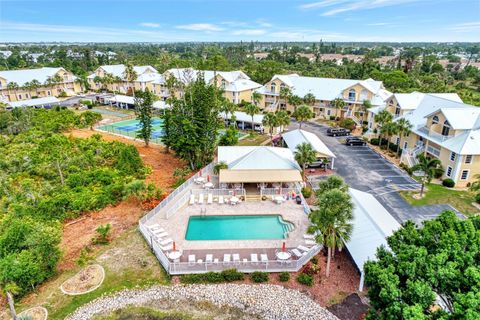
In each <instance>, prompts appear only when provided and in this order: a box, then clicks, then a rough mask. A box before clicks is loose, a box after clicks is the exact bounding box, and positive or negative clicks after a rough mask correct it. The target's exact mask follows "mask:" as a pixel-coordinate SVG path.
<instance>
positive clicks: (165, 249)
mask: <svg viewBox="0 0 480 320" xmlns="http://www.w3.org/2000/svg"><path fill="white" fill-rule="evenodd" d="M160 249H162V251H170V250H173V244H171V243H170V244H167V245H166V246H160Z"/></svg>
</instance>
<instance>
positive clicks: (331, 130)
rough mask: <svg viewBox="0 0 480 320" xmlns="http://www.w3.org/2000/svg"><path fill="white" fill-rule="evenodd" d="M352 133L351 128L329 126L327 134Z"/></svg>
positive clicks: (346, 134) (342, 134) (333, 135)
mask: <svg viewBox="0 0 480 320" xmlns="http://www.w3.org/2000/svg"><path fill="white" fill-rule="evenodd" d="M348 135H350V130H348V129H345V128H328V130H327V136H332V137H340V136H348Z"/></svg>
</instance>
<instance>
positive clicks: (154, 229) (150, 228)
mask: <svg viewBox="0 0 480 320" xmlns="http://www.w3.org/2000/svg"><path fill="white" fill-rule="evenodd" d="M147 229H148V230H150V231H152V232H153V231H162V232H163V231H165V229H163V228H162V227H161V226H160V225H159V224H158V223H155V224H152V225H151V226H147Z"/></svg>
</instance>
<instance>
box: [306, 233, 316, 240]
mask: <svg viewBox="0 0 480 320" xmlns="http://www.w3.org/2000/svg"><path fill="white" fill-rule="evenodd" d="M303 239H310V240H314V239H315V235H314V234H304V235H303Z"/></svg>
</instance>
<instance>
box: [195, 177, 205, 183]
mask: <svg viewBox="0 0 480 320" xmlns="http://www.w3.org/2000/svg"><path fill="white" fill-rule="evenodd" d="M195 182H196V183H204V182H205V178H204V177H198V178H197V179H195Z"/></svg>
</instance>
